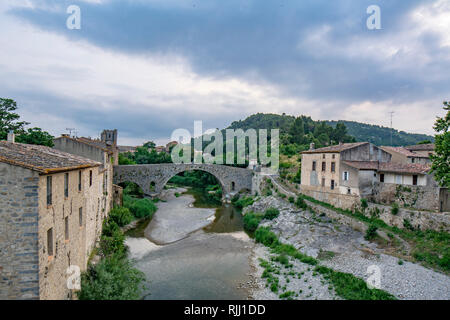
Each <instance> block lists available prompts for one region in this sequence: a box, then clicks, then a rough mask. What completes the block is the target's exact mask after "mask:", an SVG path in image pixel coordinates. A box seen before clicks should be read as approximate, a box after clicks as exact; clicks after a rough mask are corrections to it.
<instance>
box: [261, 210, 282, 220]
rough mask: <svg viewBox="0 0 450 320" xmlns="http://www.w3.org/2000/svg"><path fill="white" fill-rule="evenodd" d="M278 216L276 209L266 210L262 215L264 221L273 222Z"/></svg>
mask: <svg viewBox="0 0 450 320" xmlns="http://www.w3.org/2000/svg"><path fill="white" fill-rule="evenodd" d="M279 214H280V211H279V210H278V209H276V208H268V209H267V210H266V212H265V213H264V219H267V220H273V219H275V218H276V217H278V215H279Z"/></svg>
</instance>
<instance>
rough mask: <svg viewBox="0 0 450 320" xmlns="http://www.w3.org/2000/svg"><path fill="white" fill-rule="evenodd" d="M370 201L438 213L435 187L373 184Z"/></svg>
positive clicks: (437, 189) (437, 193)
mask: <svg viewBox="0 0 450 320" xmlns="http://www.w3.org/2000/svg"><path fill="white" fill-rule="evenodd" d="M370 199H371V200H372V201H374V202H376V203H381V204H391V203H394V202H395V203H398V205H399V206H400V207H404V206H406V207H412V208H416V209H419V210H432V211H439V209H440V203H439V188H438V187H435V186H411V185H408V186H404V185H398V184H394V183H380V182H378V183H375V184H374V188H373V193H372V196H371V197H370Z"/></svg>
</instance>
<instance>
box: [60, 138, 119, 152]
mask: <svg viewBox="0 0 450 320" xmlns="http://www.w3.org/2000/svg"><path fill="white" fill-rule="evenodd" d="M58 139H70V140H72V141H75V142H79V143H83V144H85V145H88V146H90V147H94V148H97V149H100V150H102V151H105V152H108V153H110V154H113V153H114V152H112V151H111V150H109V149H106V148H102V147H100V146H97V145H95V144H91V143H88V142H86V141H82V140H78V139H75V138H72V137H66V136H61V137H58V138H55V139H53V140H58Z"/></svg>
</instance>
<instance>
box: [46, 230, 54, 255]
mask: <svg viewBox="0 0 450 320" xmlns="http://www.w3.org/2000/svg"><path fill="white" fill-rule="evenodd" d="M47 253H48V255H49V256H53V228H50V229H48V230H47Z"/></svg>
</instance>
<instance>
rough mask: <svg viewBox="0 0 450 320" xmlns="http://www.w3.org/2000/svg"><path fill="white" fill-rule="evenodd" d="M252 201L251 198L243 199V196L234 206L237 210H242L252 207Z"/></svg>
mask: <svg viewBox="0 0 450 320" xmlns="http://www.w3.org/2000/svg"><path fill="white" fill-rule="evenodd" d="M254 201H255V200H254V199H253V198H252V197H245V196H244V197H242V198H241V199H239V200H237V201H236V202H235V204H234V205H235V206H236V207H237V208H239V209H243V208H245V207H247V206H250V205H252V204H253V202H254Z"/></svg>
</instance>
